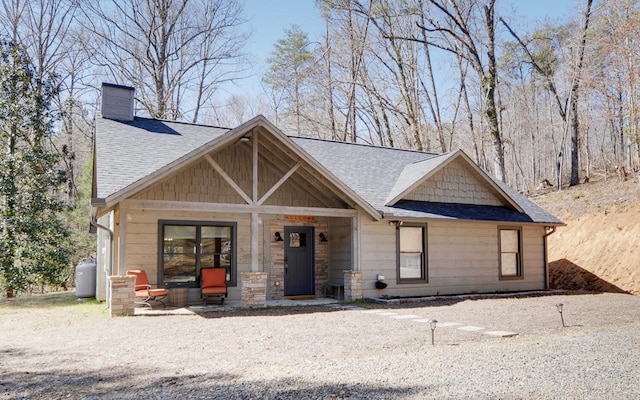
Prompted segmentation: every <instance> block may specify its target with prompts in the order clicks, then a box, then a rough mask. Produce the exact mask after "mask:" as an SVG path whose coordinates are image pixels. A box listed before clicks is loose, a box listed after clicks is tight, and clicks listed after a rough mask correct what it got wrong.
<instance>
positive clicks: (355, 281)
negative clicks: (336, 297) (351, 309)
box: [344, 270, 362, 301]
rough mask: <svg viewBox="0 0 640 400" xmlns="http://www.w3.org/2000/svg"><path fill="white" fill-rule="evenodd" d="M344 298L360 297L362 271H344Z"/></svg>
mask: <svg viewBox="0 0 640 400" xmlns="http://www.w3.org/2000/svg"><path fill="white" fill-rule="evenodd" d="M344 298H345V300H347V301H353V300H358V299H361V298H362V272H361V271H351V270H346V271H344Z"/></svg>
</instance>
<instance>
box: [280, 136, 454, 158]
mask: <svg viewBox="0 0 640 400" xmlns="http://www.w3.org/2000/svg"><path fill="white" fill-rule="evenodd" d="M287 137H289V138H290V139H304V140H314V141H317V142H327V143H337V144H348V145H352V146H361V147H371V148H374V149H386V150H397V151H405V152H408V153H418V154H428V155H432V156H441V155H445V154H448V152H447V153H434V152H430V151H420V150H413V149H402V148H398V147H387V146H378V145H374V144H368V143H354V142H345V141H342V140H331V139H321V138H313V137H305V136H295V135H287Z"/></svg>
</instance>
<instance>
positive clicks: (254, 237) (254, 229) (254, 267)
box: [251, 212, 260, 272]
mask: <svg viewBox="0 0 640 400" xmlns="http://www.w3.org/2000/svg"><path fill="white" fill-rule="evenodd" d="M259 225H260V224H259V223H258V213H257V212H252V213H251V272H260V263H259V262H258V261H259V260H258V257H259V253H258V252H259V247H258V230H259Z"/></svg>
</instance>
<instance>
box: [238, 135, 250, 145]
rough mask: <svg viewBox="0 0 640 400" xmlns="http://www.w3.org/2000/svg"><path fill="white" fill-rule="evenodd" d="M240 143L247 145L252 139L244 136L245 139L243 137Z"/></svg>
mask: <svg viewBox="0 0 640 400" xmlns="http://www.w3.org/2000/svg"><path fill="white" fill-rule="evenodd" d="M240 141H241V142H245V143H247V142H250V141H251V138H250V137H248V136H243V137H241V138H240Z"/></svg>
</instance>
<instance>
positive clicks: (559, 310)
mask: <svg viewBox="0 0 640 400" xmlns="http://www.w3.org/2000/svg"><path fill="white" fill-rule="evenodd" d="M562 307H564V304H562V303H558V304H556V308H557V309H558V312H559V313H560V321H562V327H563V328H564V327H565V326H566V325H565V324H564V317H563V316H562Z"/></svg>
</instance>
